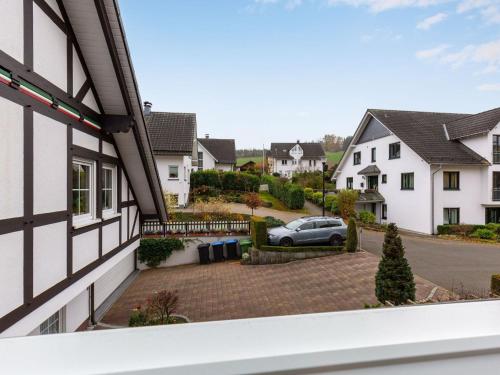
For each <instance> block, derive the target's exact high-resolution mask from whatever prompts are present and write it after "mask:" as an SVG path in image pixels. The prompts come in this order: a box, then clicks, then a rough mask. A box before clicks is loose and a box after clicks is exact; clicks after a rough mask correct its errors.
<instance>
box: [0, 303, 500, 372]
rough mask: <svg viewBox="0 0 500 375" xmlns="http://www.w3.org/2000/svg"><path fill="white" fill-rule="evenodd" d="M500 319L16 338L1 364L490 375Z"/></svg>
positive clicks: (454, 309)
mask: <svg viewBox="0 0 500 375" xmlns="http://www.w3.org/2000/svg"><path fill="white" fill-rule="evenodd" d="M499 315H500V301H481V302H468V303H450V304H439V305H418V306H411V307H402V308H384V309H369V310H358V311H346V312H337V313H324V314H311V315H300V316H282V317H273V318H260V319H245V320H231V321H219V322H209V323H191V324H186V325H172V326H162V327H159V326H156V327H147V328H133V329H121V330H107V331H95V332H83V333H74V334H61V335H52V336H38V337H23V338H9V339H2V340H0V361H1V362H0V363H2V373H5V374H13V373H16V374H17V373H36V374H52V375H56V374H65V375H66V374H74V373H79V374H89V373H93V374H98V373H99V374H103V373H113V374H132V373H133V374H144V375H146V374H148V375H149V374H217V375H222V374H241V373H252V374H270V373H273V374H333V373H339V374H353V375H354V374H356V375H362V374H381V375H382V374H405V375H413V374H415V375H416V374H419V375H421V374H431V373H432V374H454V375H455V374H470V373H477V374H486V373H496V372H497V371H498V363H500V325H499V324H498V316H499ZM49 358H50V360H48V359H49ZM27 359H28V360H27Z"/></svg>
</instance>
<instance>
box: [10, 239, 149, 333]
mask: <svg viewBox="0 0 500 375" xmlns="http://www.w3.org/2000/svg"><path fill="white" fill-rule="evenodd" d="M138 246H139V240H137V241H135V242H134V243H132V244H130V245H129V246H127V247H126V248H125V249H123V250H122V251H120V252H119V253H118V254H116V255H115V256H113V257H112V258H111V259H109V260H108V261H106V262H105V263H103V264H101V265H100V266H99V267H97V268H96V269H94V270H92V271H91V272H89V273H88V274H87V275H85V276H83V277H82V278H81V279H79V280H78V281H76V282H75V283H74V284H72V285H71V286H69V287H68V288H66V289H64V290H63V291H62V292H61V293H59V294H57V295H56V296H55V297H54V298H52V299H50V300H49V301H47V302H46V303H44V304H43V305H42V306H40V307H39V308H37V309H36V310H34V311H33V312H32V313H31V314H29V315H27V316H26V317H24V318H22V319H20V320H19V321H17V322H16V323H15V324H14V325H12V326H11V327H9V328H7V329H6V330H5V331H3V332H2V333H0V337H14V336H25V335H28V334H29V333H30V332H32V331H33V330H34V329H36V328H37V327H38V326H39V325H40V323H42V322H43V321H44V320H46V319H47V318H48V317H49V316H51V315H52V314H54V313H55V312H56V311H58V310H60V309H61V308H63V307H64V306H65V305H66V304H67V303H69V302H70V301H71V300H72V299H74V298H76V297H77V296H78V295H79V294H80V293H82V292H83V291H84V290H85V289H86V288H88V287H89V286H90V284H92V283H93V282H94V281H95V280H97V279H99V278H100V277H101V276H103V275H104V274H106V273H107V272H108V271H109V270H110V269H112V268H113V267H114V266H115V265H116V264H118V263H119V262H121V261H122V260H123V259H124V258H126V257H127V256H129V254H130V253H132V252H133V251H134V250H135V249H137V247H138ZM132 259H133V258H132Z"/></svg>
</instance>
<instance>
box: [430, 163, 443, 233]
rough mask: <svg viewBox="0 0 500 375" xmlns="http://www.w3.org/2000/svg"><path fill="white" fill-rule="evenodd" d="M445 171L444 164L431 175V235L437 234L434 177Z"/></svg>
mask: <svg viewBox="0 0 500 375" xmlns="http://www.w3.org/2000/svg"><path fill="white" fill-rule="evenodd" d="M431 167H432V164H431ZM442 169H443V165H442V164H439V168H438V169H436V170H435V171H434V172H433V173H432V174H431V225H432V226H431V233H432V234H436V233H434V228H435V226H434V176H435V175H436V173H438V172H439V171H441V170H442Z"/></svg>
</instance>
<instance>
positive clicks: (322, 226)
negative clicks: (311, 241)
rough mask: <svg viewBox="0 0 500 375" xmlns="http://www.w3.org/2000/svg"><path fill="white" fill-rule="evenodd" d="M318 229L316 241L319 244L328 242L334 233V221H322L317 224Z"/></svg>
mask: <svg viewBox="0 0 500 375" xmlns="http://www.w3.org/2000/svg"><path fill="white" fill-rule="evenodd" d="M316 227H317V228H318V229H316V231H317V235H316V241H318V242H328V241H329V240H330V237H331V235H332V233H333V231H332V227H333V221H332V220H321V221H318V222H317V223H316Z"/></svg>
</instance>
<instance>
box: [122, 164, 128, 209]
mask: <svg viewBox="0 0 500 375" xmlns="http://www.w3.org/2000/svg"><path fill="white" fill-rule="evenodd" d="M127 192H128V182H127V177H126V176H125V173H124V172H123V171H122V201H123V202H126V201H127Z"/></svg>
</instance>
